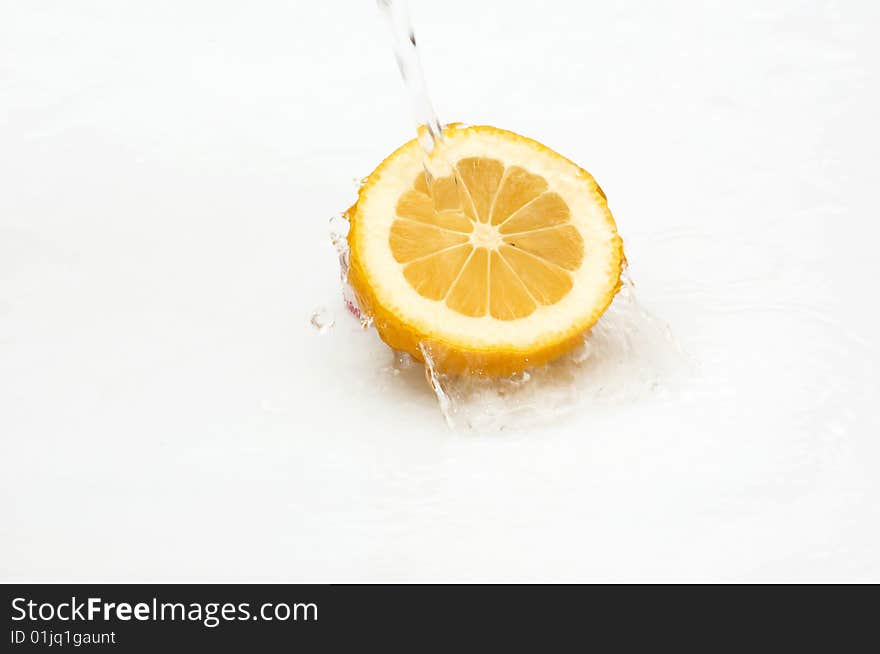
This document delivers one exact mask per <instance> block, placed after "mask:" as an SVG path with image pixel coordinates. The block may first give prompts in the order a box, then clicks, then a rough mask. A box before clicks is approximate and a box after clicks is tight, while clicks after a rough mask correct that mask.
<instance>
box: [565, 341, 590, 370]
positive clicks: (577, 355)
mask: <svg viewBox="0 0 880 654" xmlns="http://www.w3.org/2000/svg"><path fill="white" fill-rule="evenodd" d="M592 353H593V346H592V345H590V342H589V341H584V343H583V345H581V346H579V347H577V348H575V349H574V350H572V353H571V355H570V357H571V361H572V363H575V364H577V365H580V364H582V363H583V362H584V361H586V360H587V359H589V358H590V355H591V354H592Z"/></svg>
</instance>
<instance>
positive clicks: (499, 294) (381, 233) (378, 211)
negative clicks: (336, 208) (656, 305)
mask: <svg viewBox="0 0 880 654" xmlns="http://www.w3.org/2000/svg"><path fill="white" fill-rule="evenodd" d="M442 155H443V161H444V162H445V163H446V165H447V170H448V174H447V175H445V176H437V177H435V178H434V179H433V180H432V182H431V184H430V185H429V184H428V182H427V181H426V177H425V173H424V168H423V156H424V155H423V152H422V150H421V147H420V146H419V144H418V142H417V141H416V140H415V139H414V140H412V141H410V142H409V143H406V144H404V145H403V146H402V147H400V148H398V149H397V150H396V151H395V152H393V153H392V154H391V155H390V156H389V157H388V158H386V159H385V161H383V162H382V163H381V164H380V165H379V167H378V168H376V170H375V171H373V173H372V174H371V175H370V176H369V177H368V178H367V179H366V181H365V183H364V185H363V186H362V187H361V190H360V192H359V194H358V201H357V202H356V203H355V205H354V206H353V207H351V209H350V210H349V211H348V218H349V220H350V222H351V229H350V231H349V235H348V241H349V247H350V266H349V274H348V277H349V282H350V284H351V285H352V288H353V289H354V292H355V296H356V298H357V301H358V303H359V305H360V306H361V309H362V310H364V311H365V312H366V313H367V314H368V315H370V316H371V317H372V318H373V324H374V325H375V326H376V329H377V330H378V332H379V335H380V336H381V338H382V339H383V340H384V341H385V342H386V343H387V344H388V345H390V346H391V347H393V348H395V349H398V350H402V351H405V352H408V353H409V354H411V355H412V356H414V357H415V358H416V359H418V360H420V361H424V358H425V356H426V354H427V355H429V356H430V357H431V359H432V363H433V365H434V366H435V368H437V369H438V370H440V371H441V372H447V373H451V374H471V375H492V376H494V375H507V374H511V373H515V372H519V371H521V370H524V369H526V368H529V367H533V366H536V365H540V364H543V363H545V362H547V361H549V360H551V359H553V358H555V357H557V356H559V355H561V354H563V353H564V352H566V351H568V350H570V349H571V348H573V347H575V346H576V345H578V344H579V343H580V342H581V341H582V339H583V336H584V333H585V332H586V331H587V330H589V328H590V327H591V326H592V325H593V324H594V323H595V322H596V320H598V318H599V316H601V314H602V312H603V311H604V310H605V309H606V308H607V307H608V305H609V304H610V303H611V300H612V299H613V297H614V294H615V293H616V292H617V290H618V288H619V287H620V274H621V270H622V268H623V266H624V264H625V259H624V254H623V246H622V242H621V240H620V237H619V236H618V234H617V229H616V226H615V223H614V219H613V217H612V216H611V212H610V211H609V209H608V205H607V203H606V200H605V195H604V193H603V192H602V190H601V189H600V188H599V186H598V185H597V184H596V182H595V180H594V179H593V178H592V177H591V176H590V175H589V173H587V172H586V171H584V170H582V169H581V168H579V167H578V166H576V165H575V164H573V163H572V162H570V161H569V160H567V159H565V158H564V157H562V156H561V155H559V154H557V153H556V152H554V151H552V150H550V149H549V148H547V147H545V146H543V145H541V144H540V143H538V142H537V141H533V140H531V139H528V138H525V137H522V136H519V135H517V134H514V133H512V132H508V131H504V130H500V129H497V128H494V127H487V126H473V127H458V126H455V125H452V126H448V127H447V128H446V129H445V130H444V140H443V150H442Z"/></svg>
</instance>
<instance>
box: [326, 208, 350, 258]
mask: <svg viewBox="0 0 880 654" xmlns="http://www.w3.org/2000/svg"><path fill="white" fill-rule="evenodd" d="M350 227H351V224H350V223H349V222H348V219H346V217H345V216H343V215H342V214H336V215H335V216H332V217H331V218H330V242H331V243H332V244H333V247H335V248H336V249H337V250H339V249H340V247H341V245H342V244H343V243H345V239H346V237H347V236H348V230H349V228H350Z"/></svg>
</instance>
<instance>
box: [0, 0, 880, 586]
mask: <svg viewBox="0 0 880 654" xmlns="http://www.w3.org/2000/svg"><path fill="white" fill-rule="evenodd" d="M412 13H413V16H414V20H415V25H416V33H417V36H418V38H419V42H420V45H421V48H422V58H423V62H424V66H425V69H426V72H427V75H428V82H429V86H430V87H431V90H432V92H433V95H434V99H435V105H436V107H437V110H438V113H439V115H440V117H441V119H443V120H445V121H451V120H464V121H467V122H469V123H474V124H477V123H489V124H494V125H497V126H500V127H504V128H508V129H512V130H514V131H517V132H520V133H523V134H526V135H528V136H532V137H534V138H537V139H538V140H540V141H542V142H544V143H546V144H547V145H549V146H550V147H553V148H554V149H556V150H558V151H560V152H561V153H563V154H565V155H566V156H568V157H570V158H572V159H574V160H575V161H577V162H578V163H580V164H581V165H583V166H584V167H585V168H587V169H588V170H590V171H591V172H592V173H593V174H594V175H595V177H596V178H597V180H598V181H599V183H600V184H601V185H602V187H603V188H604V190H605V191H606V193H607V194H608V197H609V201H610V203H611V208H612V210H613V211H614V213H615V216H616V218H617V221H618V225H619V227H620V230H621V233H622V235H623V237H624V240H625V245H626V248H627V255H628V257H629V259H630V262H631V273H632V276H633V277H634V279H635V280H636V284H637V288H638V292H639V297H640V299H641V301H642V302H643V303H644V304H645V305H646V306H648V307H649V308H650V309H651V310H652V311H653V312H654V313H655V314H657V315H659V316H661V317H662V318H663V319H664V320H666V321H668V322H669V323H670V324H671V326H672V329H673V331H674V332H675V334H676V336H677V337H678V339H679V340H680V341H681V342H682V344H683V345H684V347H685V348H686V349H687V350H688V351H689V352H690V353H691V355H692V356H693V357H694V358H695V359H696V360H697V361H698V362H699V367H700V373H699V374H698V375H697V376H696V377H694V378H693V379H692V380H691V381H690V382H689V383H688V384H687V385H686V387H685V388H684V389H683V390H682V391H681V392H678V391H676V392H675V393H671V394H666V395H664V396H662V397H661V396H658V397H656V398H652V397H647V398H644V399H641V400H638V401H634V402H632V403H629V404H625V405H622V406H617V407H613V408H610V409H608V410H604V411H598V410H597V411H595V412H593V411H584V412H581V413H579V414H578V415H577V416H574V417H571V418H568V419H565V420H562V421H557V422H555V423H552V424H548V425H547V426H545V427H535V428H529V429H526V430H520V431H515V432H513V433H508V432H504V433H500V434H481V433H473V432H465V433H458V432H451V431H449V430H448V429H447V428H446V427H445V425H444V423H443V420H442V418H441V416H440V414H439V412H438V410H437V406H436V403H435V401H434V400H433V397H432V396H431V394H430V391H429V390H428V388H427V386H422V385H415V386H410V385H407V384H401V383H398V382H395V381H392V382H389V381H388V380H387V379H386V378H387V377H388V376H389V373H388V372H387V371H386V370H384V368H385V367H386V366H387V364H388V362H389V359H390V357H389V355H388V353H387V351H386V350H385V348H384V346H383V345H382V344H381V343H380V342H379V340H378V338H377V337H376V335H375V333H373V332H362V331H361V330H360V329H359V328H358V326H357V324H356V323H355V322H354V321H353V320H352V319H350V318H349V317H348V316H347V315H346V314H345V313H344V310H343V309H342V304H341V301H340V300H339V282H338V273H337V265H336V261H335V255H334V252H333V250H332V248H331V247H330V245H329V243H328V240H327V219H328V218H329V217H330V216H331V215H332V214H334V213H335V212H337V211H339V210H340V209H343V208H345V207H346V206H348V204H350V202H351V201H352V199H353V194H354V189H355V184H354V182H353V181H352V180H353V178H356V177H362V176H365V175H366V174H368V173H369V172H370V170H372V168H373V167H374V166H375V165H376V164H377V163H378V162H379V161H380V160H381V159H382V158H383V157H384V156H385V155H386V154H387V153H389V152H390V151H391V150H392V149H393V148H394V147H396V146H397V145H399V144H400V143H401V142H403V141H405V140H407V139H409V138H410V137H411V134H412V131H411V130H412V124H411V119H410V116H409V107H408V104H407V100H406V98H405V96H404V92H403V88H402V85H401V83H400V80H399V78H398V74H397V70H396V66H395V64H394V60H393V57H392V55H391V51H390V45H389V41H388V37H387V33H386V31H385V27H384V25H383V24H382V23H381V21H380V18H379V16H378V12H377V11H376V8H375V6H374V4H373V3H372V2H370V1H369V0H363V1H362V2H296V1H290V0H285V1H275V2H268V1H267V2H259V3H243V2H217V1H212V2H208V1H201V2H196V1H195V0H174V1H167V2H163V1H155V0H154V1H152V2H134V1H130V2H120V1H117V0H112V1H111V0H105V1H94V0H77V1H76V2H65V1H57V2H44V1H40V0H29V1H27V2H17V1H14V0H0V579H3V580H6V581H11V580H59V581H72V580H93V581H96V580H128V581H135V580H169V581H188V580H213V581H220V580H258V581H259V580H273V581H321V582H328V581H368V580H373V581H453V580H462V581H464V580H481V581H501V580H509V581H517V580H521V581H524V580H540V581H620V580H642V581H650V580H667V581H676V580H679V581H707V580H730V581H745V580H760V581H782V580H819V581H822V580H873V581H880V556H878V554H877V552H878V550H880V482H878V472H880V470H878V463H880V459H878V453H880V444H878V437H880V424H878V417H877V411H878V400H880V382H878V368H880V354H878V352H880V346H878V343H877V336H876V335H877V333H878V332H880V312H878V308H877V302H878V293H877V288H876V285H877V282H878V277H880V263H878V260H880V257H878V255H877V242H878V238H880V229H878V226H877V225H878V219H880V215H878V203H877V198H878V194H877V175H878V153H880V138H878V128H877V117H878V116H880V93H878V62H880V47H878V36H877V35H878V33H880V5H878V3H875V2H868V1H865V2H858V1H856V0H850V1H848V2H847V1H844V0H841V1H838V2H834V1H823V2H819V1H812V2H807V1H794V0H791V1H784V0H774V1H772V2H767V1H766V0H760V1H759V0H748V1H744V2H736V3H735V2H710V1H708V0H706V1H702V2H699V1H691V0H688V1H685V0H679V1H677V2H664V3H653V2H647V1H643V2H635V1H625V2H593V1H589V2H583V1H581V0H578V1H577V2H574V1H572V2H548V3H536V2H510V1H507V0H504V1H502V0H493V1H485V2H474V1H473V0H467V1H459V0H451V1H447V2H443V3H438V4H432V3H429V2H426V1H424V0H416V1H414V2H413V3H412ZM319 305H326V306H328V307H329V309H330V311H331V312H332V313H333V315H334V316H335V318H336V326H335V327H334V328H333V329H332V330H330V332H329V333H327V334H323V335H322V334H319V333H318V332H317V331H315V330H314V329H313V328H312V327H311V326H310V325H309V317H310V315H311V313H312V311H313V310H314V308H315V307H316V306H319Z"/></svg>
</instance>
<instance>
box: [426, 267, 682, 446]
mask: <svg viewBox="0 0 880 654" xmlns="http://www.w3.org/2000/svg"><path fill="white" fill-rule="evenodd" d="M421 347H422V354H423V355H424V359H425V365H426V367H427V369H428V373H427V374H428V380H429V383H430V385H431V388H432V389H433V390H434V393H435V395H436V396H437V401H438V404H439V406H440V411H441V412H442V413H443V417H444V419H445V420H446V423H447V424H448V425H449V426H450V427H451V428H453V429H465V430H469V429H473V430H478V431H496V430H504V429H510V428H522V427H527V426H531V425H535V424H543V423H548V422H553V421H555V420H557V419H559V418H561V417H563V416H565V415H567V414H570V413H572V412H575V411H580V410H594V409H597V408H599V407H602V406H609V405H614V404H618V403H625V402H633V401H636V400H638V399H640V398H644V397H646V396H649V395H658V394H662V393H664V392H666V391H667V390H668V389H669V388H671V387H672V386H673V384H674V382H675V380H676V378H677V377H678V375H680V373H682V372H683V371H685V370H687V369H689V367H690V365H689V364H690V363H691V362H690V360H689V357H688V356H687V354H686V353H685V352H684V350H683V349H682V348H681V346H680V344H679V343H678V342H677V341H676V340H675V339H674V337H672V334H671V330H670V329H669V325H668V324H667V323H665V322H663V321H661V320H659V319H657V318H655V317H654V316H652V315H651V314H650V313H648V312H647V311H646V310H645V309H644V308H643V307H642V306H641V305H640V304H639V302H638V301H637V300H636V297H635V293H634V289H633V284H632V282H631V281H630V280H629V279H626V280H625V281H624V284H623V286H622V288H621V290H620V292H619V293H618V294H617V296H616V297H615V299H614V302H612V304H611V306H610V307H609V308H608V309H607V310H606V312H605V313H604V314H603V315H602V317H601V318H600V319H599V321H598V322H597V323H596V324H595V325H594V326H593V328H592V329H591V330H590V332H589V333H588V334H587V335H586V336H585V338H584V342H583V344H581V345H580V346H579V347H578V348H576V349H575V350H573V351H572V352H570V353H568V354H566V355H564V356H562V357H560V358H559V359H556V360H554V361H551V362H550V363H547V364H545V365H543V366H539V367H536V368H532V369H529V370H527V371H524V372H521V373H517V374H515V375H512V376H509V377H500V378H487V377H466V376H453V375H445V374H443V373H441V372H439V371H438V370H436V368H435V367H434V363H433V362H434V359H433V357H432V356H431V352H430V348H429V347H428V346H426V345H424V344H423V345H422V346H421Z"/></svg>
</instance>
